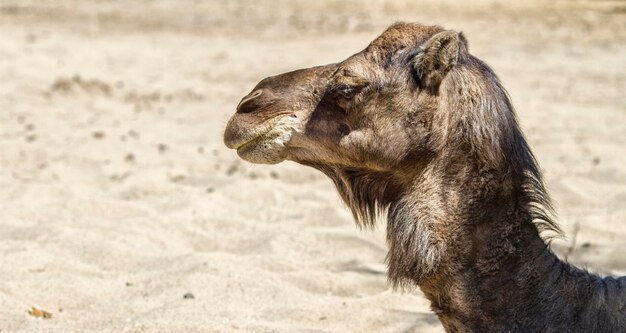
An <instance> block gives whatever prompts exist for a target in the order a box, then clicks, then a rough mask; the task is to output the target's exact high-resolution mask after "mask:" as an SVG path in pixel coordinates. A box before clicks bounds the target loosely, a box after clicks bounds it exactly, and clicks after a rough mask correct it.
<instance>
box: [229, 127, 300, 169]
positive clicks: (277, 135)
mask: <svg viewBox="0 0 626 333" xmlns="http://www.w3.org/2000/svg"><path fill="white" fill-rule="evenodd" d="M294 132H295V128H294V127H293V124H291V122H290V121H289V120H288V119H287V120H285V119H280V120H278V121H277V122H276V123H274V125H273V126H272V127H271V129H270V130H269V131H267V132H266V133H264V134H261V135H258V136H257V137H255V138H253V139H251V140H250V141H248V142H247V143H245V144H243V145H241V146H240V147H238V148H237V155H239V157H241V158H242V159H244V160H245V161H248V162H251V163H256V164H277V163H280V162H282V161H284V160H285V159H286V149H287V147H288V144H289V142H290V141H291V138H292V135H293V133H294Z"/></svg>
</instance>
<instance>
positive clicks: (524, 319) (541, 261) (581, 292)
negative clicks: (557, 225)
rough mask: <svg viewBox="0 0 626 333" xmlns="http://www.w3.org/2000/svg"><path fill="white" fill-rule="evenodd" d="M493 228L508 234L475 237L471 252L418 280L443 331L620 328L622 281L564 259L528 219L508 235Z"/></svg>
mask: <svg viewBox="0 0 626 333" xmlns="http://www.w3.org/2000/svg"><path fill="white" fill-rule="evenodd" d="M495 229H496V230H495V231H497V232H502V233H504V235H506V237H501V238H500V237H498V236H495V237H492V238H494V239H491V240H490V241H486V240H485V239H481V237H475V238H474V242H475V243H474V244H473V250H472V251H471V252H469V253H472V255H473V256H472V257H467V258H457V259H456V260H457V261H459V264H458V265H456V266H454V268H449V269H447V272H446V273H443V274H442V275H440V276H438V277H436V278H434V279H427V280H425V281H423V283H421V284H420V288H421V289H422V291H423V292H424V293H425V295H426V296H427V297H428V298H429V300H430V301H431V307H432V309H433V310H434V312H435V313H436V314H437V315H438V316H439V318H440V319H441V321H442V323H443V325H444V327H445V328H446V331H447V332H458V333H462V332H467V333H469V332H472V333H473V332H571V328H572V327H576V326H575V325H580V326H579V327H596V328H597V330H593V332H618V331H619V330H618V327H623V326H620V325H625V324H626V323H624V321H625V320H626V316H624V315H625V314H626V313H625V312H624V311H626V308H625V307H624V306H625V304H626V279H624V278H623V279H621V280H615V279H612V278H606V279H602V278H600V277H598V276H596V275H593V274H590V273H588V272H587V271H584V270H581V269H578V268H576V267H574V266H572V265H569V264H567V263H565V262H563V261H561V260H560V259H559V258H558V257H557V256H556V255H555V254H554V253H552V252H551V251H550V250H549V248H548V246H547V245H546V244H545V243H544V241H543V240H542V239H541V237H540V236H539V234H538V233H537V231H536V228H534V226H533V225H532V224H531V223H528V224H526V225H523V226H522V227H520V228H513V229H511V231H512V233H511V234H507V231H503V230H502V228H501V227H495ZM514 229H515V230H514ZM479 232H481V231H479ZM482 232H484V230H483V231H482ZM513 233H514V235H513ZM608 303H616V305H617V306H613V307H611V306H608V305H609V304H608ZM620 304H621V305H620ZM610 308H613V309H622V310H621V311H622V313H621V314H619V313H617V312H611V310H608V309H610ZM613 311H615V310H613ZM599 318H601V319H602V320H599ZM620 318H621V319H620ZM620 320H621V322H620ZM573 324H574V326H572V325H573Z"/></svg>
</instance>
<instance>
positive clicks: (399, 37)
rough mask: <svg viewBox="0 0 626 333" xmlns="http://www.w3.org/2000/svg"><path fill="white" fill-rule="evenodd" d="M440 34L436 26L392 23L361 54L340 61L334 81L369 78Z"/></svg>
mask: <svg viewBox="0 0 626 333" xmlns="http://www.w3.org/2000/svg"><path fill="white" fill-rule="evenodd" d="M443 30H444V29H443V28H441V27H438V26H426V25H421V24H418V23H396V24H394V25H392V26H391V27H389V28H387V30H385V31H384V32H383V33H382V34H381V35H380V36H378V37H376V39H374V40H373V41H372V42H371V43H370V44H369V45H368V46H367V48H365V50H363V51H361V52H359V53H357V54H355V55H353V56H351V57H350V58H348V59H346V60H344V61H343V62H342V63H341V64H340V66H339V70H337V72H336V74H335V78H337V77H343V76H346V74H348V73H352V74H353V75H356V76H364V77H368V76H371V74H373V73H375V72H378V71H380V70H384V69H385V68H387V66H388V65H390V64H391V63H393V62H394V59H398V56H399V55H400V53H401V52H403V51H405V50H406V51H410V50H414V49H415V48H416V47H418V46H419V45H421V44H422V43H424V42H425V41H426V40H427V39H428V38H430V37H432V36H433V35H434V34H436V33H438V32H441V31H443ZM348 76H349V75H348Z"/></svg>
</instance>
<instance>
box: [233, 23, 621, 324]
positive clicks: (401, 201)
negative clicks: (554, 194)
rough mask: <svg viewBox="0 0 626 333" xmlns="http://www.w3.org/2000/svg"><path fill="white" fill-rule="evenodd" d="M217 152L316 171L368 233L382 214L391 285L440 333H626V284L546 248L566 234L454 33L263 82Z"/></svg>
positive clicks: (396, 42)
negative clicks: (425, 309) (422, 302)
mask: <svg viewBox="0 0 626 333" xmlns="http://www.w3.org/2000/svg"><path fill="white" fill-rule="evenodd" d="M224 140H225V143H226V145H227V146H229V147H231V148H234V149H237V152H238V153H239V155H240V156H241V157H242V158H244V159H246V160H248V161H252V162H256V163H278V162H280V161H283V160H285V159H287V160H293V161H296V162H298V163H301V164H304V165H309V166H312V167H314V168H316V169H319V170H320V171H322V172H323V173H325V174H326V175H327V176H328V177H330V178H331V179H332V180H333V182H334V183H335V185H336V187H337V189H338V191H339V193H340V195H341V197H342V198H343V200H344V201H345V202H346V203H347V205H348V207H350V209H351V210H352V212H353V214H354V216H355V219H356V221H357V222H358V224H359V225H361V226H365V227H373V226H374V225H375V224H376V220H377V218H378V217H379V216H381V215H385V214H386V218H387V241H388V245H389V253H388V256H387V263H388V268H389V273H388V276H389V281H390V282H391V284H392V285H393V286H394V287H400V288H407V287H412V286H415V285H417V286H419V287H420V288H421V289H422V291H423V292H424V294H425V295H426V297H428V299H429V300H430V301H431V304H432V309H433V311H434V312H435V313H436V314H437V315H438V316H439V318H440V319H441V322H442V323H443V325H444V327H445V329H446V331H447V332H626V278H624V277H623V278H620V279H614V278H611V277H607V278H604V279H602V278H600V277H598V276H595V275H593V274H590V273H588V272H586V271H583V270H580V269H578V268H575V267H573V266H571V265H569V264H567V263H565V262H563V261H561V260H559V259H558V258H557V257H556V256H555V255H554V254H553V253H552V252H551V251H550V249H549V247H548V246H547V245H546V242H545V241H544V239H543V238H542V237H540V233H541V232H547V233H551V234H555V233H557V234H558V233H559V229H558V227H557V225H556V224H555V223H554V222H553V220H552V219H551V218H550V216H551V207H550V200H549V198H548V196H547V194H546V192H545V188H544V185H543V182H542V179H541V174H540V172H539V169H538V167H537V163H536V161H535V158H534V156H533V155H532V153H531V151H530V148H529V147H528V144H527V143H526V140H525V139H524V136H523V135H522V133H521V132H520V129H519V126H518V124H517V121H516V119H515V114H514V111H513V107H512V106H511V103H510V99H509V97H508V95H507V93H506V91H505V90H504V88H503V87H502V86H501V84H500V82H499V80H498V78H497V77H496V76H495V74H494V73H493V72H492V70H491V69H490V68H489V67H488V66H487V65H485V64H484V63H483V62H481V61H480V60H478V59H477V58H475V57H474V56H472V55H471V54H470V53H469V52H468V47H467V42H466V40H465V37H464V36H463V35H462V34H459V33H457V32H454V31H450V30H444V29H442V28H440V27H434V26H423V25H419V24H396V25H393V26H391V27H390V28H389V29H387V30H386V31H385V32H384V33H383V34H382V35H381V36H379V37H378V38H376V39H375V40H374V41H373V42H372V43H371V44H370V45H369V46H368V47H367V48H366V49H365V50H363V51H362V52H360V53H357V54H355V55H354V56H352V57H350V58H348V59H346V60H344V61H342V62H341V63H337V64H330V65H326V66H320V67H315V68H310V69H304V70H299V71H295V72H291V73H286V74H282V75H278V76H275V77H271V78H267V79H265V80H263V81H261V82H260V83H259V84H258V85H257V87H256V88H255V89H254V91H253V92H252V93H251V94H250V95H248V96H247V97H245V98H244V99H243V100H242V102H241V103H240V105H239V106H238V110H237V113H236V114H235V115H234V116H233V117H232V119H231V120H230V122H229V124H228V126H227V128H226V132H225V134H224ZM544 238H545V237H544Z"/></svg>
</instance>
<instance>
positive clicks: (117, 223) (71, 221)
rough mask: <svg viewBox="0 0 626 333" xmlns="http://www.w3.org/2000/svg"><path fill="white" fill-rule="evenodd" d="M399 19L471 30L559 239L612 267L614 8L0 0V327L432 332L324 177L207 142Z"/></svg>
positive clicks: (621, 48) (373, 235)
mask: <svg viewBox="0 0 626 333" xmlns="http://www.w3.org/2000/svg"><path fill="white" fill-rule="evenodd" d="M398 20H404V21H420V22H424V23H437V24H441V25H444V26H446V27H449V28H454V29H457V30H462V31H464V32H465V34H466V36H467V37H468V39H469V41H470V50H471V51H472V52H473V53H474V54H476V55H477V56H479V57H480V58H482V59H483V60H485V61H486V62H487V63H489V64H490V65H491V66H492V67H493V68H494V69H495V71H496V73H498V74H499V75H500V77H501V78H502V80H503V82H504V85H505V86H506V87H507V88H508V89H509V92H510V94H511V96H512V98H513V101H514V104H515V105H516V107H517V109H518V113H519V116H520V119H521V123H522V125H523V127H524V130H525V132H526V134H527V136H528V138H529V141H530V142H531V144H532V146H533V148H534V151H535V152H536V154H537V156H538V158H539V161H540V163H541V165H542V167H543V169H544V171H545V177H546V180H547V184H548V188H549V190H550V192H551V194H552V196H553V198H554V199H555V201H556V206H557V211H558V214H559V217H558V221H559V222H560V224H561V225H562V227H563V229H564V230H565V232H566V235H567V238H565V239H561V240H557V241H555V242H554V243H553V248H554V249H555V251H557V252H558V253H559V254H560V255H561V256H563V257H567V258H568V260H569V261H570V262H573V263H575V264H578V265H582V266H585V267H587V268H588V269H590V270H591V271H595V272H599V273H603V274H609V273H610V274H622V275H624V274H626V255H625V254H626V169H625V168H624V164H625V163H626V148H625V147H626V98H625V97H624V93H625V91H626V5H625V4H624V3H623V2H618V1H608V2H601V1H591V2H574V1H565V2H558V1H557V2H554V1H546V2H536V1H531V2H524V4H523V5H522V4H518V5H515V6H512V5H504V4H502V2H500V4H492V3H490V2H485V1H480V2H472V5H467V4H465V5H460V4H458V3H454V2H451V1H432V2H418V1H398V2H391V1H389V2H383V1H371V2H367V5H364V4H362V3H360V2H356V1H352V0H347V1H331V0H325V1H317V2H315V3H314V2H312V1H311V2H307V1H228V2H226V1H224V2H222V1H219V2H218V1H215V2H209V1H206V2H200V1H195V2H191V1H145V0H142V1H132V2H126V1H78V0H76V1H69V0H68V1H59V2H42V1H31V2H28V1H14V2H9V1H0V77H1V81H0V262H1V264H0V331H1V332H235V331H243V332H442V329H441V328H440V325H439V322H438V321H437V319H436V317H435V316H434V315H432V314H431V313H430V312H429V310H428V304H427V302H426V301H425V299H424V298H423V297H422V296H421V295H420V293H419V292H418V291H415V292H413V293H404V294H401V293H396V292H392V291H391V290H390V289H389V288H388V286H387V284H386V279H385V266H384V257H385V253H386V248H385V244H384V238H383V236H382V235H383V232H384V230H382V228H380V229H381V230H377V231H373V232H372V231H369V232H367V231H359V230H358V229H357V228H356V227H355V226H354V224H353V222H352V219H351V216H350V215H349V213H348V212H347V210H346V209H345V208H344V207H343V205H342V204H341V203H340V202H339V199H338V196H337V195H336V194H335V192H334V189H333V187H332V185H331V183H330V181H329V180H327V179H325V178H324V177H323V176H322V175H321V174H318V173H317V172H315V171H313V170H309V169H306V168H304V167H301V166H298V165H295V164H289V163H285V164H281V165H277V166H259V165H249V164H246V163H243V162H242V161H240V160H239V159H238V158H237V156H236V154H235V153H234V152H232V151H229V150H227V149H226V148H225V147H223V144H222V139H221V136H222V132H223V128H224V125H225V123H226V121H227V119H228V117H229V115H230V114H231V113H232V112H234V108H235V106H236V104H237V102H238V101H239V99H240V98H241V97H242V96H243V95H244V94H246V93H248V92H249V90H250V89H251V88H252V87H253V86H254V85H255V83H256V82H258V81H259V80H260V79H262V78H264V77H265V76H268V75H272V74H277V73H280V72H284V71H288V70H292V69H296V68H300V67H309V66H313V65H317V64H324V63H329V62H334V61H337V60H340V59H343V58H345V57H347V56H349V55H351V54H352V53H355V52H357V51H359V50H361V49H362V48H364V47H365V46H366V45H367V43H368V42H369V41H370V40H372V39H373V38H374V37H375V36H376V35H378V34H379V33H380V32H382V30H383V29H384V28H385V27H386V26H388V25H389V24H391V23H392V22H394V21H398ZM185 295H186V296H185ZM32 306H37V307H38V308H41V309H45V310H47V311H49V312H50V313H51V314H52V317H51V318H49V319H41V318H35V317H34V316H32V315H30V314H29V313H28V310H29V309H30V308H31V307H32Z"/></svg>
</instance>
